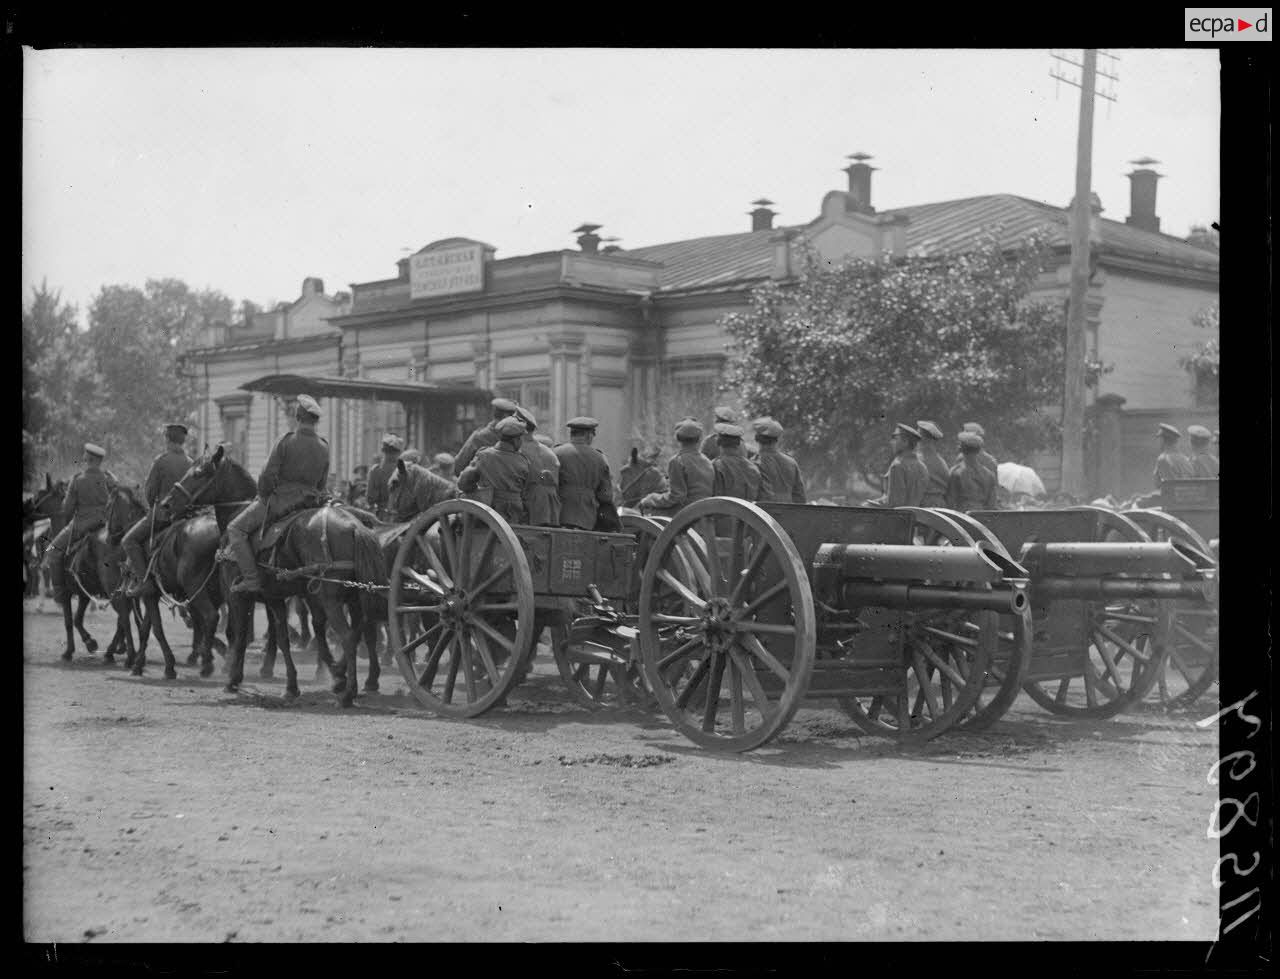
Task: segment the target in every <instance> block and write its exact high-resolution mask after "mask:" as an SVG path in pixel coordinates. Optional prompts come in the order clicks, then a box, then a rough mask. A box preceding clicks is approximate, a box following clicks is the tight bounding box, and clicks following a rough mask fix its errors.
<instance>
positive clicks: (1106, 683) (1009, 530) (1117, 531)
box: [951, 507, 1216, 728]
mask: <svg viewBox="0 0 1280 979" xmlns="http://www.w3.org/2000/svg"><path fill="white" fill-rule="evenodd" d="M951 516H952V518H953V519H955V520H956V521H957V522H958V523H961V524H962V525H963V526H965V528H966V530H967V531H968V532H969V533H970V534H971V536H972V537H973V538H974V539H975V540H983V541H986V542H988V543H989V544H990V545H992V546H994V547H999V548H1000V549H1001V550H1002V551H1003V553H1004V554H1005V555H1006V556H1011V555H1017V559H1018V562H1019V563H1020V564H1022V565H1023V566H1024V567H1026V568H1027V570H1028V573H1029V575H1030V580H1029V586H1028V595H1029V598H1030V606H1031V608H1030V628H1031V634H1030V642H1029V643H1025V642H1015V641H1012V640H1013V638H1014V637H1016V636H1017V634H1018V633H1019V631H1020V630H1022V629H1025V628H1026V627H1027V620H1026V618H1025V617H1019V618H1016V619H1013V618H1008V617H1006V618H1005V619H1004V621H1002V623H1001V635H1002V638H1001V642H1000V644H999V646H998V648H997V652H996V655H995V662H996V664H997V666H998V667H1001V669H999V670H997V671H993V672H992V673H991V674H990V676H989V679H988V682H989V684H990V685H992V686H996V687H998V689H999V693H998V694H997V696H996V697H994V698H993V699H992V703H991V705H990V706H989V707H988V708H986V709H979V710H976V711H974V713H973V714H972V715H971V716H970V717H968V718H966V719H965V724H966V725H967V726H969V727H971V728H981V727H984V726H986V725H988V724H990V723H991V722H992V721H994V720H995V719H996V718H997V717H999V715H1000V712H1001V711H1000V710H999V705H1000V704H1001V703H1002V702H1003V703H1005V704H1006V705H1007V703H1008V702H1010V701H1011V700H1012V698H1013V697H1014V696H1016V694H1017V690H1018V688H1019V687H1021V688H1022V689H1024V690H1025V691H1026V692H1027V694H1028V695H1029V696H1030V697H1031V698H1032V699H1033V700H1034V701H1035V702H1036V703H1037V704H1039V705H1040V706H1041V707H1043V708H1045V709H1046V710H1048V711H1050V712H1051V713H1054V714H1058V715H1063V716H1068V717H1080V718H1107V717H1112V716H1114V715H1116V714H1118V713H1120V712H1121V711H1124V710H1126V709H1128V708H1130V707H1131V706H1132V705H1134V704H1135V703H1137V702H1138V701H1140V700H1141V699H1142V698H1143V697H1145V696H1146V695H1147V694H1148V693H1149V692H1150V691H1151V690H1152V688H1153V687H1154V686H1155V685H1156V684H1157V683H1158V682H1159V681H1160V680H1161V678H1162V677H1163V676H1164V670H1165V668H1166V660H1167V658H1168V656H1169V654H1170V650H1171V648H1172V647H1173V638H1174V635H1175V627H1176V621H1177V614H1178V610H1179V608H1182V607H1187V608H1195V609H1201V610H1204V609H1209V608H1211V607H1212V601H1213V600H1214V598H1215V596H1216V587H1215V582H1214V577H1215V575H1214V570H1213V567H1212V565H1213V562H1212V559H1211V558H1210V557H1209V556H1208V555H1206V554H1204V553H1203V552H1201V551H1200V550H1199V549H1198V548H1196V547H1195V546H1193V545H1191V544H1190V543H1188V542H1186V541H1182V540H1178V539H1169V540H1166V541H1163V542H1160V541H1153V540H1152V538H1151V536H1150V535H1149V534H1148V533H1147V532H1146V531H1144V530H1143V528H1142V527H1141V526H1140V525H1139V523H1137V522H1135V521H1134V520H1132V519H1130V518H1129V517H1128V516H1125V515H1123V514H1119V513H1115V512H1113V511H1110V510H1106V509H1102V508H1098V507H1075V508H1070V509H1065V510H988V511H974V512H972V513H970V514H968V515H967V516H965V515H961V514H951ZM1028 649H1030V655H1029V656H1028V655H1027V650H1028Z"/></svg>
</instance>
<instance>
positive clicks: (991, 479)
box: [947, 432, 996, 513]
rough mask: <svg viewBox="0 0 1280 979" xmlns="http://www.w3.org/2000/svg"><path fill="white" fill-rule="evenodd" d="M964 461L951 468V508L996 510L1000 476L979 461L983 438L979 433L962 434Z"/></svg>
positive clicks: (949, 493) (948, 490) (961, 457)
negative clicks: (997, 487)
mask: <svg viewBox="0 0 1280 979" xmlns="http://www.w3.org/2000/svg"><path fill="white" fill-rule="evenodd" d="M956 440H957V441H958V442H959V443H960V462H958V463H956V465H954V466H952V467H951V475H950V477H949V478H948V479H947V506H948V507H950V508H951V509H952V510H960V511H962V512H964V513H968V512H969V511H970V510H994V509H995V508H996V477H995V473H993V472H992V471H991V470H990V469H988V468H987V467H986V466H984V465H982V463H981V462H980V461H979V459H980V456H981V453H982V436H981V435H979V434H978V433H977V432H961V433H960V434H959V436H957V439H956Z"/></svg>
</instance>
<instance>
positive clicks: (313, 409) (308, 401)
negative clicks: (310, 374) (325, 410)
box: [298, 394, 320, 418]
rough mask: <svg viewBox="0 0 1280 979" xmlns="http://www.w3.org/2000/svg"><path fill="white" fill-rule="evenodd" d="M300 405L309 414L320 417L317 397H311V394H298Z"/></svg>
mask: <svg viewBox="0 0 1280 979" xmlns="http://www.w3.org/2000/svg"><path fill="white" fill-rule="evenodd" d="M298 407H299V408H300V409H301V410H302V411H305V412H306V413H307V414H308V415H312V416H314V417H316V418H319V417H320V405H319V404H318V403H317V402H316V399H315V398H313V397H311V395H309V394H300V395H298Z"/></svg>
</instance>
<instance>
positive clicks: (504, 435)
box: [458, 416, 533, 524]
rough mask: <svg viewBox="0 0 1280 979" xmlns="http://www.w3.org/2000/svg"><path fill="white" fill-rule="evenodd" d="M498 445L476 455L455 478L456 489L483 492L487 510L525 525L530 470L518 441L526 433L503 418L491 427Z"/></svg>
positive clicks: (521, 424) (512, 420) (520, 424)
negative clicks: (489, 498)
mask: <svg viewBox="0 0 1280 979" xmlns="http://www.w3.org/2000/svg"><path fill="white" fill-rule="evenodd" d="M493 431H494V434H495V435H497V436H498V444H497V445H491V446H486V447H485V448H482V449H481V450H480V451H479V452H477V453H476V455H475V458H474V459H473V460H472V461H471V464H470V465H469V466H467V468H466V469H464V470H463V471H462V474H461V475H460V476H458V489H460V490H461V491H462V492H464V493H474V492H475V491H476V490H477V489H487V490H488V491H489V492H490V493H491V494H492V500H493V502H492V504H491V506H492V507H493V508H494V509H495V510H497V511H498V514H499V515H500V516H501V517H502V518H503V519H504V520H506V521H507V522H508V523H520V524H522V523H528V513H527V511H526V510H525V495H526V492H527V490H528V487H529V484H530V483H531V482H532V481H533V467H532V466H530V465H529V460H528V459H527V458H525V457H524V455H522V454H521V452H520V440H521V439H522V438H523V437H524V435H525V433H526V432H527V431H528V429H526V428H525V425H524V422H522V421H520V419H518V418H512V417H510V416H507V417H505V418H503V419H501V420H500V421H498V423H497V424H496V425H495V426H494V428H493Z"/></svg>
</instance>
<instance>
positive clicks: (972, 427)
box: [960, 422, 987, 437]
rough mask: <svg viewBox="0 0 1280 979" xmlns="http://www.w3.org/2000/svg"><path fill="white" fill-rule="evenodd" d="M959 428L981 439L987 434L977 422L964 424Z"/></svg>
mask: <svg viewBox="0 0 1280 979" xmlns="http://www.w3.org/2000/svg"><path fill="white" fill-rule="evenodd" d="M960 427H961V428H962V429H964V430H965V431H966V432H973V434H975V435H977V436H979V437H983V436H985V435H986V434H987V433H986V431H984V430H983V428H982V426H981V425H979V424H978V423H977V422H965V423H964V424H963V425H961V426H960Z"/></svg>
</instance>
